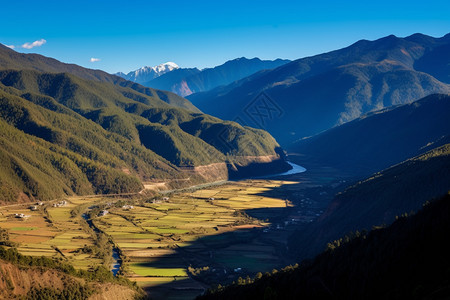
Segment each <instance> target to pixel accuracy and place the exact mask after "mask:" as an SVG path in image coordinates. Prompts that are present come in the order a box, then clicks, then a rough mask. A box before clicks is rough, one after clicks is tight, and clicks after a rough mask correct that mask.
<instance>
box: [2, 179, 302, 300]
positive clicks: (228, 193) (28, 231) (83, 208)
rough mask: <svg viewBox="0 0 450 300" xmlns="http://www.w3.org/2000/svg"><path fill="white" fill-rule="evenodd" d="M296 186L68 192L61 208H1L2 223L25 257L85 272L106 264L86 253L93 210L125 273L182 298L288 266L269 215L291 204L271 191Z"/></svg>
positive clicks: (261, 183)
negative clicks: (50, 259) (59, 260)
mask: <svg viewBox="0 0 450 300" xmlns="http://www.w3.org/2000/svg"><path fill="white" fill-rule="evenodd" d="M296 183H297V182H290V181H279V180H278V181H277V180H244V181H239V182H229V183H226V184H223V185H215V186H212V187H209V188H205V189H198V190H191V191H183V192H178V193H172V194H164V195H160V196H157V197H154V198H151V199H146V198H143V197H140V198H136V199H120V198H110V199H108V198H101V197H85V198H83V197H68V198H67V199H65V200H66V204H65V205H64V206H62V207H53V205H52V204H53V203H57V202H49V203H46V204H45V205H43V206H39V207H38V209H37V210H36V211H31V210H30V209H29V205H16V206H8V207H2V208H0V227H2V228H6V229H8V231H9V236H10V240H11V241H12V242H15V243H17V246H18V250H19V251H20V252H21V253H23V254H28V255H47V256H55V257H63V258H64V259H66V260H68V261H70V262H71V263H73V264H74V266H75V267H77V268H83V269H87V268H89V267H92V266H95V265H98V264H100V263H106V261H105V259H104V257H103V259H102V257H99V255H96V254H95V253H94V252H95V251H94V252H92V251H85V249H90V248H89V247H92V246H94V245H96V243H98V241H97V239H98V236H97V235H96V232H95V231H94V230H92V228H90V227H89V226H88V225H87V223H86V221H85V220H83V218H82V214H84V213H86V214H89V213H90V219H91V226H92V227H93V228H94V229H95V230H96V231H97V232H100V233H101V234H105V235H106V236H107V237H108V239H109V242H108V243H110V244H111V245H110V247H111V246H113V245H114V247H116V248H118V249H119V250H120V256H121V259H122V261H123V263H122V268H121V274H123V275H124V276H126V277H128V278H129V279H131V280H134V281H136V282H137V283H138V285H140V286H141V287H143V288H144V289H147V290H149V291H150V295H152V294H154V297H156V298H158V297H163V298H172V297H175V296H176V297H175V298H179V296H180V295H179V293H178V292H177V291H179V290H180V289H185V290H190V291H191V292H190V293H186V295H188V294H189V295H191V294H198V293H201V292H202V291H203V290H204V289H205V287H207V286H208V285H209V284H212V283H214V282H219V281H222V282H223V281H227V280H234V279H235V278H236V277H237V276H239V275H242V276H243V275H245V274H254V273H255V272H257V271H261V270H262V271H264V270H266V271H270V270H272V269H273V268H276V267H279V266H282V265H283V263H284V261H283V260H282V253H283V249H284V248H285V246H284V244H282V243H279V242H278V241H277V240H281V239H282V237H281V236H283V232H282V231H276V230H275V229H274V226H273V224H272V225H271V220H272V219H274V218H275V217H277V216H279V215H280V213H284V212H285V211H288V210H289V209H291V208H292V207H293V205H292V203H291V202H290V201H289V200H287V199H286V198H285V197H282V196H280V195H273V194H271V193H269V192H270V191H272V190H273V189H276V188H278V187H281V186H284V187H286V186H289V185H292V184H296ZM102 210H104V211H107V213H106V214H104V215H102V216H100V213H99V212H100V211H102ZM253 211H254V212H255V213H254V214H252V212H253ZM20 213H23V214H26V215H28V216H29V217H27V218H23V219H22V218H17V217H16V216H15V214H20ZM250 215H253V217H251V216H250ZM255 216H257V217H255ZM269 227H270V228H271V229H270V231H267V230H269V229H268V228H269ZM265 228H267V229H265ZM263 229H265V230H264V231H263ZM280 237H281V238H280ZM280 249H281V250H280ZM153 291H155V293H153ZM158 295H159V296H158ZM191 296H192V295H191Z"/></svg>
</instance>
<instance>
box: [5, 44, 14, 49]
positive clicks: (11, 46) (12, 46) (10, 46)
mask: <svg viewBox="0 0 450 300" xmlns="http://www.w3.org/2000/svg"><path fill="white" fill-rule="evenodd" d="M5 46H6V47H8V48H10V49H14V48H16V46H14V45H5Z"/></svg>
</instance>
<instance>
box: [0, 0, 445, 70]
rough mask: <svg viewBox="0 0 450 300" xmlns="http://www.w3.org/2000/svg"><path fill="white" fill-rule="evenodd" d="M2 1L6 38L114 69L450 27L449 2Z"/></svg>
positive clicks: (195, 62)
mask: <svg viewBox="0 0 450 300" xmlns="http://www.w3.org/2000/svg"><path fill="white" fill-rule="evenodd" d="M2 2H4V3H2V4H1V5H0V7H1V10H2V13H1V16H2V24H3V26H2V29H1V31H0V43H2V44H6V45H13V46H15V50H16V51H19V52H24V53H39V54H42V55H46V56H51V57H54V58H56V59H58V60H61V61H63V62H70V63H76V64H79V65H82V66H84V67H89V68H95V69H103V70H105V71H107V72H117V71H124V72H128V71H131V70H134V69H137V68H139V67H141V66H144V65H149V66H153V65H157V64H160V63H163V62H166V61H173V62H175V63H177V64H178V65H180V66H182V67H200V68H204V67H212V66H215V65H219V64H222V63H223V62H225V61H227V60H229V59H234V58H237V57H242V56H245V57H249V58H252V57H260V58H262V59H275V58H278V57H279V58H288V59H297V58H301V57H305V56H310V55H314V54H319V53H323V52H326V51H330V50H334V49H338V48H342V47H345V46H348V45H349V44H351V43H354V42H355V41H357V40H359V39H369V40H373V39H377V38H380V37H383V36H386V35H389V34H395V35H397V36H400V37H404V36H408V35H410V34H413V33H416V32H421V33H424V34H428V35H432V36H435V37H440V36H443V35H445V34H446V33H449V32H450V17H449V16H450V1H448V0H447V1H441V0H437V1H395V0H390V1H385V0H379V1H367V2H366V1H345V0H344V1H331V0H322V1H309V2H308V3H302V1H283V0H278V1H273V0H272V1H265V0H261V1H252V0H248V1H246V0H240V1H235V0H230V1H226V2H220V1H186V0H185V1H170V0H169V1H163V0H159V1H116V0H109V1H106V0H91V1H21V0H14V1H11V0H10V1H8V2H9V3H6V1H2ZM42 39H43V40H45V43H44V42H43V41H42V42H40V43H39V42H38V43H36V46H35V47H32V48H30V47H31V46H32V45H31V44H32V43H33V42H35V41H41V40H42ZM25 43H29V44H28V48H30V49H27V48H23V47H22V46H23V45H24V44H25ZM39 45H40V46H39ZM25 46H27V45H25ZM91 58H98V59H99V60H98V61H95V62H91V61H90V60H91Z"/></svg>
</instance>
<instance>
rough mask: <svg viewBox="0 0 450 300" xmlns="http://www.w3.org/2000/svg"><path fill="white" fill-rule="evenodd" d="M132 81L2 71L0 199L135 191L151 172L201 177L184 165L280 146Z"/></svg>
mask: <svg viewBox="0 0 450 300" xmlns="http://www.w3.org/2000/svg"><path fill="white" fill-rule="evenodd" d="M0 52H1V51H0ZM77 68H78V67H77ZM125 83H126V84H121V85H118V84H114V83H111V82H104V81H99V80H88V79H85V78H80V77H77V76H75V75H73V74H70V73H43V72H39V71H36V70H29V69H27V70H26V69H23V70H0V122H1V128H2V130H1V132H0V136H1V138H2V141H3V142H2V144H0V153H1V155H2V161H1V163H2V165H3V168H2V171H1V175H0V180H1V182H2V184H1V193H0V201H2V202H4V201H15V200H17V199H19V198H20V196H21V195H22V197H23V198H24V199H25V198H27V197H28V198H29V197H32V198H39V199H51V198H54V197H57V196H61V195H64V194H73V193H76V194H89V193H123V192H136V191H139V190H140V189H141V188H142V184H141V181H145V180H172V179H181V178H187V177H189V178H190V180H191V181H190V183H191V184H195V183H197V182H200V181H203V180H204V178H201V177H199V176H196V175H195V174H190V175H189V176H187V175H186V174H185V173H183V172H182V171H181V169H180V168H179V167H194V166H200V165H207V164H211V163H217V162H222V163H233V162H234V161H235V160H236V159H239V158H240V157H241V156H247V157H248V156H266V155H276V154H277V152H279V151H278V148H279V146H278V144H277V143H276V141H275V140H274V139H273V138H272V137H271V136H270V135H269V134H268V133H267V132H264V131H261V130H255V129H251V128H247V127H242V126H241V125H239V124H237V123H234V122H224V121H222V120H220V119H217V118H214V117H211V116H208V115H204V114H201V113H199V112H192V110H189V109H185V108H183V107H180V105H178V106H173V105H171V104H169V103H170V102H171V101H168V100H167V97H171V95H169V94H166V93H163V92H160V91H156V90H152V89H148V88H144V87H142V86H139V85H135V84H134V83H131V82H125ZM176 97H178V96H176ZM181 99H182V98H181ZM58 162H61V163H58ZM280 166H282V167H286V165H285V163H284V162H282V161H280ZM220 175H222V177H223V174H220ZM212 177H213V176H212Z"/></svg>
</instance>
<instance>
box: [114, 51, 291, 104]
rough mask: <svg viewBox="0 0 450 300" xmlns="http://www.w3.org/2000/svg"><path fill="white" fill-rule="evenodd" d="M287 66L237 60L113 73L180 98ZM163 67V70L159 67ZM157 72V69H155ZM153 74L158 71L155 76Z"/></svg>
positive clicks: (260, 61)
mask: <svg viewBox="0 0 450 300" xmlns="http://www.w3.org/2000/svg"><path fill="white" fill-rule="evenodd" d="M288 62H290V61H289V60H283V59H276V60H261V59H259V58H253V59H247V58H245V57H241V58H237V59H234V60H230V61H227V62H225V63H224V64H222V65H220V66H217V67H214V68H206V69H203V70H199V69H197V68H179V67H178V66H177V65H176V64H174V63H167V64H170V65H167V64H163V65H160V66H158V67H153V68H150V67H144V68H141V69H138V70H136V71H133V72H130V73H128V74H124V73H117V74H116V75H119V76H121V77H123V78H125V79H127V80H131V81H135V82H138V83H141V84H142V85H144V86H148V87H152V88H156V89H161V90H166V91H171V92H173V93H176V94H178V95H180V96H182V97H185V96H188V95H191V94H193V93H198V92H203V91H208V90H211V89H213V88H216V87H218V86H221V85H227V84H230V83H232V82H234V81H236V80H239V79H242V78H244V77H247V76H249V75H252V74H254V73H256V72H258V71H261V70H265V69H273V68H276V67H279V66H281V65H284V64H286V63H288ZM163 66H165V67H163ZM158 68H159V69H158ZM157 70H161V71H159V72H157Z"/></svg>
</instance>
